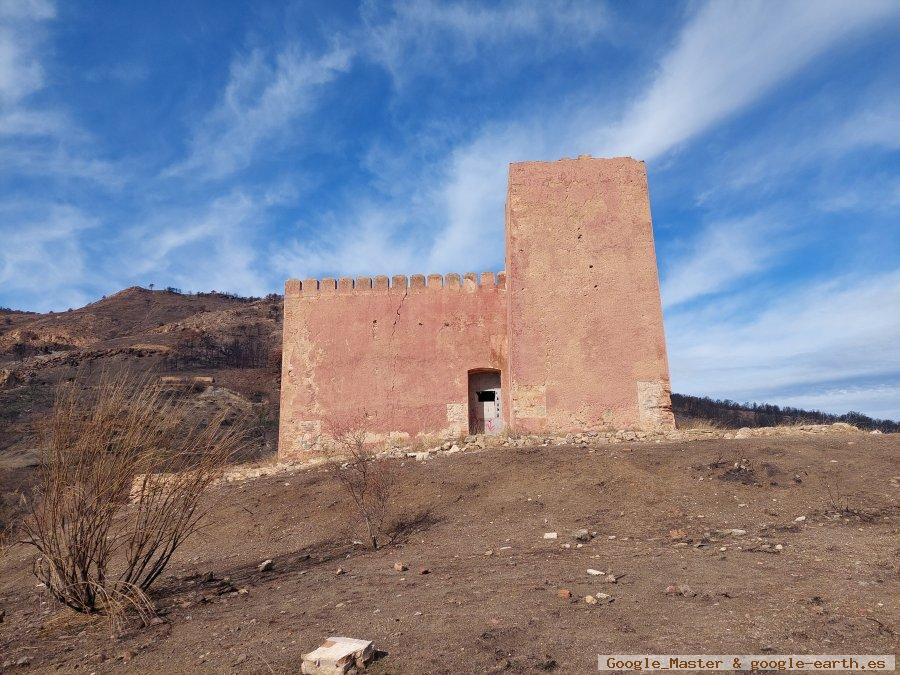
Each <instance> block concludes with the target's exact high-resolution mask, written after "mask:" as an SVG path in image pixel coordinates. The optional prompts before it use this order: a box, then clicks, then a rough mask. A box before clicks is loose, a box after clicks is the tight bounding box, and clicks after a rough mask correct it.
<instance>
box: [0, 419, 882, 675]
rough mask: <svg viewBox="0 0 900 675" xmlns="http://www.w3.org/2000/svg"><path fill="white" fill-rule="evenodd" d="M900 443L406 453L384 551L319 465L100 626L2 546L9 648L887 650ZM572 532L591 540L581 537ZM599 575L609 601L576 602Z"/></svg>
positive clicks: (2, 627)
mask: <svg viewBox="0 0 900 675" xmlns="http://www.w3.org/2000/svg"><path fill="white" fill-rule="evenodd" d="M898 451H900V435H881V436H875V435H869V434H864V433H850V434H848V433H841V434H827V435H819V436H814V437H797V436H784V437H777V436H776V437H769V438H753V439H744V440H718V439H717V440H710V441H701V442H682V443H626V444H619V445H606V446H601V447H598V448H576V447H540V448H506V449H496V450H485V451H482V452H475V453H471V452H466V453H460V454H456V455H452V456H445V457H438V458H436V459H433V460H430V461H427V462H415V461H412V460H407V461H405V462H401V461H400V460H397V461H396V462H395V470H396V476H397V485H398V491H397V494H396V499H395V504H394V514H395V515H396V516H398V517H400V518H402V519H403V520H404V522H405V526H404V527H403V528H401V530H402V532H401V540H400V541H398V543H396V544H395V545H391V546H388V547H386V548H383V549H381V550H378V551H369V550H365V549H363V548H361V547H359V546H355V545H353V544H352V533H350V532H348V531H347V526H346V515H347V499H346V497H345V496H344V495H343V494H342V493H341V492H340V490H339V488H338V487H337V485H336V484H335V483H334V482H333V479H332V478H330V477H329V476H328V475H327V474H326V473H325V472H324V471H323V470H321V469H310V470H306V471H302V472H300V473H297V474H294V475H290V476H280V477H278V478H267V479H258V480H255V481H246V482H243V483H240V484H232V485H227V486H223V487H220V488H217V489H216V492H215V498H216V499H217V506H216V507H215V510H214V514H213V515H214V519H213V523H212V524H211V526H210V527H209V528H208V529H206V530H205V531H204V532H203V533H202V534H201V535H199V536H198V537H197V538H196V539H194V540H193V541H190V542H188V544H186V545H185V547H184V548H183V549H182V550H181V551H180V553H179V554H178V556H177V559H176V561H175V562H174V564H173V565H172V566H171V568H170V570H169V574H167V576H166V577H165V578H164V580H163V581H162V583H161V584H160V585H159V587H158V588H157V589H156V593H155V596H154V599H155V601H156V602H157V604H158V606H159V608H160V613H161V618H162V621H161V622H160V623H158V624H157V625H153V626H150V627H147V628H131V629H129V630H127V631H126V632H125V633H123V634H121V635H119V636H117V637H110V630H109V627H108V625H107V624H105V623H104V622H103V621H102V620H97V619H86V618H84V617H79V616H76V615H74V614H72V613H70V612H68V611H66V610H61V609H59V608H58V607H56V606H54V605H53V604H52V601H50V600H49V599H48V598H47V596H45V595H44V593H43V592H42V591H41V589H39V588H36V582H35V580H34V578H33V577H32V576H30V573H29V560H30V558H29V557H28V555H29V554H28V552H27V551H25V550H24V549H22V548H16V549H14V550H13V551H12V553H11V555H10V556H9V557H8V558H7V560H6V561H5V562H3V563H2V564H0V609H3V610H5V612H6V615H5V620H3V622H2V623H0V663H2V662H10V663H15V662H16V661H19V660H23V659H27V664H25V665H22V666H11V667H9V666H8V667H7V672H19V671H26V670H35V671H56V670H60V671H63V672H70V671H77V672H84V673H103V672H113V671H117V672H118V671H127V672H257V673H268V672H277V673H281V672H284V673H288V672H298V670H299V666H300V661H301V655H302V654H303V653H306V652H308V651H310V650H312V649H313V648H314V647H316V646H317V645H319V644H320V643H321V642H322V640H323V639H324V638H326V637H328V636H330V635H345V636H349V637H359V638H367V639H371V640H374V641H375V644H376V646H377V647H378V649H380V650H383V651H384V652H386V654H385V655H383V656H382V657H381V658H380V659H379V660H378V661H376V662H375V664H374V665H373V666H371V667H370V669H369V672H372V673H491V672H504V671H510V672H523V673H531V672H548V671H555V672H561V673H588V672H595V669H596V655H597V654H598V653H604V654H609V653H663V654H666V653H670V654H688V653H706V654H722V653H757V654H758V653H767V652H768V653H868V654H889V653H894V652H895V651H896V648H897V638H896V631H897V630H898V629H897V623H898V613H900V606H898V605H900V593H898V590H900V585H898V577H897V553H898V544H900V539H898V522H900V520H898V515H900V514H898V502H897V495H898V485H897V481H898V480H900V479H898V477H897V474H898V473H900V471H898V465H897V458H898V456H900V452H898ZM803 516H805V520H802V521H797V520H796V519H798V518H800V517H803ZM578 528H586V529H588V530H590V531H592V532H596V536H594V537H593V538H592V539H590V540H589V541H586V542H583V543H582V542H578V541H576V540H575V539H574V538H573V537H572V532H573V530H576V529H578ZM732 530H738V531H737V532H732ZM741 530H745V531H746V533H743V534H742V533H741V532H740V531H741ZM547 532H557V533H558V538H557V539H545V538H544V534H545V533H547ZM579 544H581V546H579ZM268 558H271V559H273V561H274V564H273V566H272V569H271V570H269V571H266V572H259V571H257V566H258V565H259V564H260V562H261V561H263V560H265V559H268ZM397 561H402V562H403V563H405V564H406V565H408V567H409V569H408V570H406V571H402V572H401V571H397V570H395V568H394V563H395V562H397ZM339 568H340V569H341V570H342V572H341V573H338V569H339ZM588 568H592V569H596V570H601V571H604V572H611V573H612V575H613V576H615V577H616V581H615V582H614V583H610V582H609V581H606V580H605V579H607V577H605V576H592V575H589V574H588V573H587V569H588ZM423 569H427V570H428V573H422V570H423ZM225 579H227V581H225ZM670 585H671V586H675V587H678V588H676V590H678V591H680V592H676V593H672V592H670V593H667V592H666V589H667V587H669V586H670ZM244 589H246V592H240V591H242V590H244ZM563 589H568V590H570V591H571V592H572V596H573V597H572V598H571V599H566V598H564V597H560V593H559V592H560V590H563ZM670 590H671V589H670ZM599 592H604V593H608V594H609V595H610V596H612V599H613V601H612V602H609V603H607V602H602V601H601V602H598V603H597V604H593V605H591V604H587V603H586V602H584V600H583V597H584V596H585V595H588V594H597V593H599Z"/></svg>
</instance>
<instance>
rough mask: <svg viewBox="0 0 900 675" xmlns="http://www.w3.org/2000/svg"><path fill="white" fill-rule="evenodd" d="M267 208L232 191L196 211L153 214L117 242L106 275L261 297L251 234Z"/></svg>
mask: <svg viewBox="0 0 900 675" xmlns="http://www.w3.org/2000/svg"><path fill="white" fill-rule="evenodd" d="M271 204H272V202H271V201H267V200H266V199H265V197H263V198H259V197H255V196H253V195H249V194H246V193H244V192H241V191H234V192H231V193H228V194H226V195H224V196H221V197H218V198H214V199H211V200H210V201H208V202H206V203H203V204H201V205H200V206H198V207H195V208H168V209H164V210H162V211H156V212H154V213H153V215H152V216H151V217H150V218H149V219H147V220H145V221H144V222H143V223H141V224H139V225H137V226H135V227H133V228H131V229H129V230H128V231H126V232H125V233H124V234H123V236H122V238H121V240H120V241H118V242H116V248H117V252H118V256H117V260H116V264H115V272H113V273H111V275H110V276H111V277H112V278H118V279H122V278H123V277H124V278H127V279H132V280H135V281H136V282H137V283H143V284H149V283H156V284H157V285H160V286H162V285H167V286H168V285H171V286H176V287H180V288H184V289H185V290H211V289H216V290H220V291H235V292H241V293H249V294H264V293H266V292H268V289H267V286H266V284H265V282H264V281H263V279H262V278H261V277H260V275H259V273H258V269H259V265H258V260H257V252H256V248H255V243H256V242H255V241H254V237H253V236H251V235H250V234H249V233H251V232H255V231H258V230H259V228H260V226H261V225H262V224H263V223H264V222H265V210H266V208H267V207H268V206H270V205H271ZM118 283H120V284H121V282H118Z"/></svg>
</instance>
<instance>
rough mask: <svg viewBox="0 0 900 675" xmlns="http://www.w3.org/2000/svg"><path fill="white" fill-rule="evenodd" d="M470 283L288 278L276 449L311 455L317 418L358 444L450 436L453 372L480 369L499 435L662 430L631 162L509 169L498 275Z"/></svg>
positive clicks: (321, 427) (649, 253) (657, 317)
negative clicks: (360, 438)
mask: <svg viewBox="0 0 900 675" xmlns="http://www.w3.org/2000/svg"><path fill="white" fill-rule="evenodd" d="M478 281H479V280H477V279H476V277H475V275H474V274H467V275H465V278H460V276H459V275H456V274H450V275H447V276H446V277H441V275H429V277H428V278H427V279H426V278H425V277H424V276H421V275H415V276H413V277H410V279H409V280H407V279H406V277H402V276H399V277H394V278H393V279H392V280H391V281H390V282H389V280H388V278H387V277H375V278H374V279H370V278H368V277H361V278H359V279H356V280H353V279H350V278H342V279H339V280H335V279H322V280H321V281H317V280H316V279H309V280H305V281H303V282H300V281H297V280H290V281H288V282H287V284H286V285H285V301H284V307H285V317H284V342H283V356H282V358H283V364H282V382H281V425H280V430H279V434H280V435H279V456H280V458H281V459H283V460H285V459H287V460H290V459H294V458H297V457H300V456H302V455H303V454H305V453H307V452H309V451H310V450H315V441H316V440H317V439H318V438H320V436H321V435H322V434H323V433H324V434H327V431H328V429H327V425H328V423H329V422H330V423H334V424H337V425H338V426H339V427H340V426H344V427H346V426H348V425H349V426H359V425H361V424H364V426H365V428H366V429H367V430H369V431H370V432H372V434H373V438H372V440H378V439H381V438H385V437H389V436H391V435H395V436H400V437H401V438H408V437H409V438H412V437H415V436H417V435H420V434H428V435H432V436H437V437H452V436H456V435H460V434H465V433H467V431H468V403H467V399H468V373H469V371H470V370H474V369H485V368H489V369H496V370H500V371H501V378H502V383H501V387H502V391H503V394H502V407H503V417H504V420H505V422H506V425H507V428H509V429H510V430H511V431H513V432H530V431H546V432H555V433H558V432H569V431H578V430H584V429H601V428H603V429H609V428H614V429H618V428H635V429H648V430H649V429H671V428H674V418H673V416H672V412H671V402H670V399H669V373H668V364H667V360H666V345H665V336H664V333H663V322H662V310H661V306H660V294H659V280H658V276H657V270H656V255H655V252H654V246H653V228H652V224H651V220H650V201H649V194H648V190H647V175H646V170H645V168H644V164H643V163H642V162H639V161H635V160H633V159H630V158H616V159H593V158H587V157H585V158H578V159H567V160H561V161H558V162H523V163H520V164H512V165H511V166H510V170H509V192H508V196H507V208H506V276H505V278H504V276H503V275H502V274H501V275H499V276H498V278H497V280H496V282H495V278H494V276H493V275H492V274H484V275H481V279H480V283H479V282H478ZM363 415H366V416H367V418H363Z"/></svg>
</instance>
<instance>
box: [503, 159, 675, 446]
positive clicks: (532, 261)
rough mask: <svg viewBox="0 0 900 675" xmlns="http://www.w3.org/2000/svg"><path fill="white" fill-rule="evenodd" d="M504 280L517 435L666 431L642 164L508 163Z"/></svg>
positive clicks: (665, 374)
mask: <svg viewBox="0 0 900 675" xmlns="http://www.w3.org/2000/svg"><path fill="white" fill-rule="evenodd" d="M506 271H507V294H508V307H507V311H508V340H509V352H508V355H509V361H508V382H507V383H505V384H504V387H506V392H507V396H508V403H507V406H508V417H509V425H510V427H511V428H512V429H513V430H515V431H525V432H531V431H534V432H538V431H548V432H563V433H565V432H569V431H577V430H583V429H599V428H632V429H645V430H651V429H657V430H658V429H671V428H674V418H673V416H672V411H671V401H670V396H669V395H670V385H669V369H668V362H667V359H666V342H665V336H664V333H663V320H662V307H661V303H660V294H659V277H658V274H657V269H656V254H655V251H654V247H653V227H652V223H651V220H650V200H649V194H648V190H647V172H646V169H645V167H644V164H643V162H639V161H636V160H634V159H631V158H626V157H618V158H615V159H594V158H591V157H579V158H578V159H564V160H560V161H557V162H522V163H517V164H511V165H510V168H509V192H508V196H507V203H506Z"/></svg>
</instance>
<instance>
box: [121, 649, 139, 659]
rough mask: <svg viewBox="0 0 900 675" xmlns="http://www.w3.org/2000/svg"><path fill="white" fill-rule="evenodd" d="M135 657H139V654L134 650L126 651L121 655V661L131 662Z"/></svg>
mask: <svg viewBox="0 0 900 675" xmlns="http://www.w3.org/2000/svg"><path fill="white" fill-rule="evenodd" d="M135 656H137V652H136V651H134V650H133V649H126V650H125V651H124V652H122V653H121V654H119V660H120V661H131V659H133V658H134V657H135Z"/></svg>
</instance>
